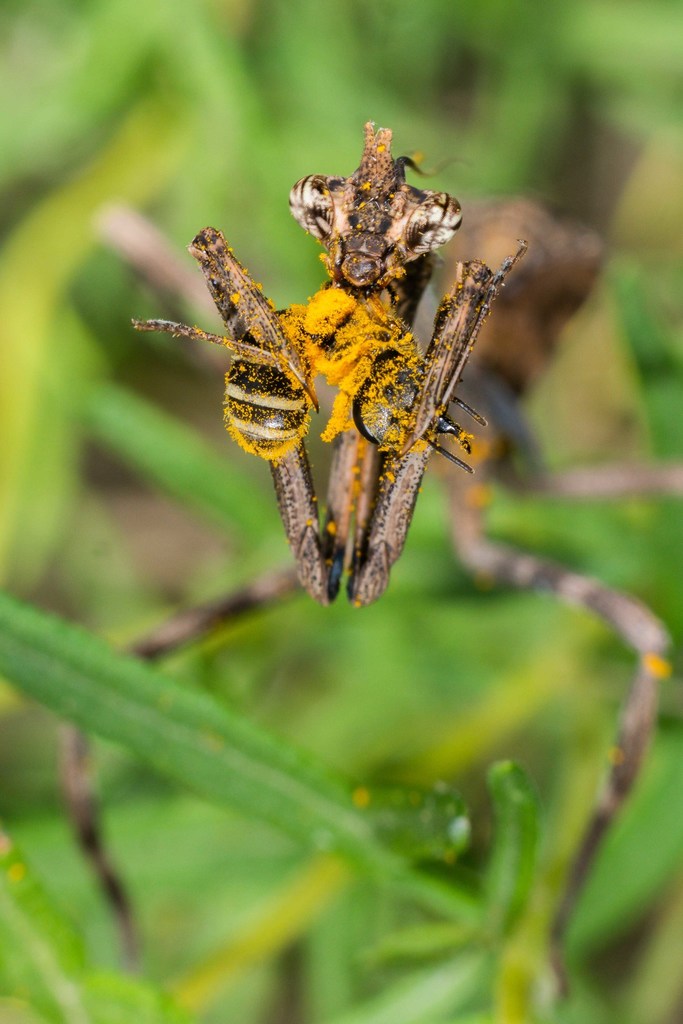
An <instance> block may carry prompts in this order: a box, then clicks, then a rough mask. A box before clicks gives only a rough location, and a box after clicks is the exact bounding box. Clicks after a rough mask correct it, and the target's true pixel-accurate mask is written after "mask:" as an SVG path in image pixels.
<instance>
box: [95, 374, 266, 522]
mask: <svg viewBox="0 0 683 1024" xmlns="http://www.w3.org/2000/svg"><path fill="white" fill-rule="evenodd" d="M216 415H217V416H220V410H219V409H217V410H216ZM85 416H86V422H87V425H88V426H89V427H90V429H91V430H92V432H93V434H94V435H95V437H96V438H97V439H98V440H99V441H102V442H103V443H104V444H106V445H107V447H109V448H111V449H112V450H113V451H115V452H116V453H117V454H118V455H119V456H121V458H123V459H124V460H125V461H126V462H128V463H129V464H130V465H132V466H133V467H134V468H135V469H137V470H138V472H139V473H140V474H141V475H142V476H143V477H144V478H145V479H146V480H151V481H152V482H153V483H154V484H156V485H157V486H158V487H160V488H161V489H162V490H164V491H165V492H166V493H167V494H170V495H172V496H173V497H174V498H177V499H178V500H179V501H181V502H182V503H183V504H185V505H188V506H189V507H190V508H194V509H196V510H197V511H198V512H200V513H201V514H202V515H204V516H206V517H207V518H208V519H210V520H211V521H213V522H214V523H217V524H218V525H219V526H221V527H222V528H224V529H227V530H231V531H235V530H239V532H240V533H241V534H242V535H243V536H244V538H245V539H246V540H255V539H256V538H257V537H258V535H259V534H260V532H261V525H260V524H261V521H262V520H261V517H260V516H258V515H255V514H254V510H255V509H259V508H262V507H263V505H264V502H267V501H268V500H269V498H270V496H269V494H268V487H269V479H268V478H269V473H268V470H267V467H266V465H265V463H262V464H261V465H259V466H257V469H261V470H262V472H263V481H264V483H263V487H261V486H260V485H259V484H258V483H256V482H255V478H256V475H255V476H254V477H252V476H251V474H249V475H248V474H246V473H244V472H242V471H240V469H239V467H238V466H237V463H236V462H235V463H233V462H230V460H229V459H228V458H227V457H226V458H221V456H220V455H218V454H215V453H214V452H213V451H212V450H211V449H210V447H209V446H208V444H207V443H206V442H205V441H204V440H202V438H200V437H199V435H198V434H196V433H195V432H194V431H193V430H191V429H190V428H189V427H187V426H186V425H185V424H184V423H182V422H181V421H180V420H178V419H175V418H174V417H172V416H169V415H168V414H167V413H164V412H162V411H161V410H160V409H156V408H154V406H152V405H150V404H149V403H148V402H146V401H145V400H144V399H142V398H140V397H139V396H137V395H134V394H133V393H132V392H130V391H126V390H124V389H123V388H118V387H115V386H114V385H108V386H104V387H100V388H98V389H97V390H96V391H94V392H93V393H92V394H91V395H90V396H89V400H88V402H87V405H86V409H85ZM227 443H228V442H227V439H226V447H227ZM254 461H255V462H256V460H254Z"/></svg>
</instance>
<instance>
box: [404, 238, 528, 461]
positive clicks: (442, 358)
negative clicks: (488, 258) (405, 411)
mask: <svg viewBox="0 0 683 1024" xmlns="http://www.w3.org/2000/svg"><path fill="white" fill-rule="evenodd" d="M525 252H526V242H520V246H519V249H518V250H517V253H516V254H515V255H514V256H509V257H508V258H507V259H506V260H505V261H504V262H503V264H502V265H501V267H500V269H499V270H498V271H497V272H496V273H494V272H493V271H492V270H491V269H490V268H489V267H487V266H486V264H485V263H481V262H480V261H479V260H472V261H470V262H468V263H458V264H457V265H456V274H455V283H454V285H453V288H452V289H451V291H450V292H449V293H448V295H446V297H445V298H444V299H443V301H442V303H441V305H440V306H439V309H438V312H437V314H436V319H435V321H434V333H433V336H432V340H431V342H430V345H429V348H428V349H427V353H426V355H425V366H426V368H425V374H424V378H423V380H422V383H421V388H420V396H419V398H418V401H417V404H416V407H415V411H414V417H415V425H414V427H413V430H412V432H411V434H410V436H409V438H408V439H407V441H406V443H405V446H404V452H407V451H409V450H410V448H412V446H413V445H414V444H415V442H416V441H418V440H419V439H420V438H421V437H424V435H425V434H426V433H428V432H429V431H430V430H431V429H432V428H433V426H434V424H435V422H436V420H437V419H438V417H439V416H441V415H443V413H444V412H445V411H446V408H447V407H448V404H449V402H450V401H451V399H452V397H453V392H454V391H455V388H456V387H457V385H458V382H459V380H460V377H461V375H462V371H463V369H464V368H465V364H466V363H467V360H468V359H469V357H470V353H471V351H472V348H473V347H474V343H475V341H476V340H477V335H478V334H479V331H480V329H481V326H482V324H483V323H484V320H485V319H486V317H487V316H488V314H489V312H490V309H491V305H492V303H493V300H494V299H495V297H496V295H497V293H498V290H499V288H500V287H501V286H502V285H503V283H504V281H505V278H506V277H507V275H508V274H509V272H510V271H511V270H512V268H513V266H514V265H515V263H517V261H518V260H519V259H521V258H522V256H523V255H524V253H525Z"/></svg>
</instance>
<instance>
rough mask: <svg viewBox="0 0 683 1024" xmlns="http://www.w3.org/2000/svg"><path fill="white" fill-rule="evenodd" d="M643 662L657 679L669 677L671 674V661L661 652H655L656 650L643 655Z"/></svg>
mask: <svg viewBox="0 0 683 1024" xmlns="http://www.w3.org/2000/svg"><path fill="white" fill-rule="evenodd" d="M643 664H644V665H645V668H646V669H647V670H648V672H651V673H652V675H653V676H655V678H656V679H668V678H669V676H670V675H671V672H672V666H671V662H670V661H667V659H666V658H662V656H661V654H655V653H654V651H650V652H649V653H648V654H645V655H643Z"/></svg>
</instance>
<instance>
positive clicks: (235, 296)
mask: <svg viewBox="0 0 683 1024" xmlns="http://www.w3.org/2000/svg"><path fill="white" fill-rule="evenodd" d="M241 298H242V296H241V295H240V293H239V292H233V293H232V295H231V296H230V301H231V302H232V303H234V304H235V305H237V303H238V302H239V301H240V299H241Z"/></svg>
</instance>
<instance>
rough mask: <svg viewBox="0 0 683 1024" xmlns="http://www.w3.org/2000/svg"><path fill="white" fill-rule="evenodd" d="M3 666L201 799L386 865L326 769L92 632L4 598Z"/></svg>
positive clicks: (0, 609) (0, 616) (0, 624)
mask: <svg viewBox="0 0 683 1024" xmlns="http://www.w3.org/2000/svg"><path fill="white" fill-rule="evenodd" d="M0 669H1V670H2V671H3V672H4V673H5V674H6V675H7V677H8V678H9V679H10V680H11V681H12V682H14V683H16V685H18V686H20V687H21V688H22V689H23V690H24V691H25V692H26V693H29V694H30V695H31V696H33V697H35V698H36V699H37V700H40V701H42V702H43V703H45V704H46V705H47V706H48V707H50V708H51V709H52V710H53V711H55V712H57V713H58V714H60V715H64V716H66V717H67V718H70V719H71V720H72V721H74V722H76V724H78V725H80V726H81V727H82V728H84V729H88V730H92V731H94V732H96V733H99V734H100V735H101V736H104V737H106V738H107V739H110V740H114V741H115V742H117V743H121V744H122V745H123V746H125V747H126V748H127V749H128V750H130V751H131V752H132V753H134V754H136V755H137V756H139V757H140V758H142V759H143V760H144V761H146V762H147V763H148V764H151V765H152V766H153V767H155V768H156V769H158V770H159V771H161V772H163V773H164V774H166V775H169V776H170V777H171V778H174V779H176V780H177V781H178V782H180V783H182V784H185V785H187V786H189V787H191V788H192V789H194V790H195V791H196V792H198V793H200V794H201V795H202V796H204V797H206V798H208V799H210V800H214V801H217V802H218V803H221V804H223V805H225V806H229V807H235V808H238V809H240V810H242V811H243V812H245V813H247V814H249V815H254V816H256V817H258V818H262V819H264V820H266V821H268V822H269V823H270V824H272V825H275V826H276V827H278V828H281V829H283V830H284V831H285V832H287V833H289V834H290V835H292V836H294V837H295V838H296V839H298V840H300V841H302V842H304V843H306V844H307V845H309V846H313V847H316V848H318V849H329V848H337V849H339V850H343V851H345V852H346V853H348V854H349V855H352V856H353V857H354V858H355V859H357V860H361V861H363V862H365V863H366V864H367V863H369V862H370V863H382V862H383V861H384V857H385V854H384V852H383V851H382V850H381V848H380V847H379V846H378V845H377V844H376V843H375V841H374V838H373V836H372V830H371V826H370V823H369V821H366V820H365V819H363V818H362V817H361V815H360V814H358V812H356V811H355V809H354V808H353V805H352V803H351V800H350V798H349V796H348V795H347V790H346V787H345V786H344V784H343V783H342V782H341V781H340V780H339V779H337V778H335V777H334V776H333V775H332V774H331V773H327V772H326V771H325V769H324V768H323V766H322V765H316V764H314V763H313V762H312V761H309V760H308V759H306V758H305V757H304V756H303V755H302V754H301V753H299V751H297V750H295V749H294V748H292V747H290V746H288V745H286V744H285V743H283V742H281V741H278V740H277V739H275V738H273V737H271V736H269V735H268V734H267V733H265V732H262V731H261V730H259V729H257V728H256V727H255V726H253V725H251V723H250V722H248V721H247V720H246V719H244V718H242V717H240V716H238V715H236V714H235V713H233V712H231V711H228V710H227V709H226V708H224V707H221V706H220V705H219V704H218V703H216V702H215V701H214V700H212V699H211V698H209V697H207V696H205V695H204V694H201V693H197V692H192V691H190V690H188V689H183V688H182V687H181V686H179V685H177V684H176V683H174V682H173V681H172V680H170V679H168V678H166V677H165V676H164V675H163V674H162V673H161V672H158V671H156V670H154V669H152V668H150V667H149V666H148V665H145V664H144V663H142V662H139V661H137V660H136V659H134V658H130V657H126V656H124V655H122V654H116V653H115V652H114V651H112V650H111V649H110V648H109V647H108V646H107V645H106V644H104V643H103V642H102V641H100V640H99V639H98V638H96V637H95V636H93V635H92V634H90V633H88V632H87V631H86V630H83V629H80V628H78V627H75V626H71V625H68V624H67V623H65V622H63V621H60V620H59V619H57V618H53V617H52V616H48V615H45V614H43V613H41V612H39V611H38V610H36V609H34V608H32V607H30V606H28V605H25V604H21V603H20V602H18V601H16V600H14V599H12V598H11V597H9V596H7V595H0Z"/></svg>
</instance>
